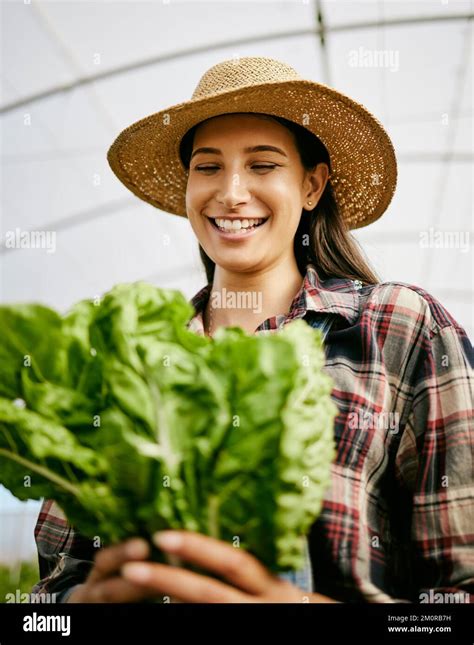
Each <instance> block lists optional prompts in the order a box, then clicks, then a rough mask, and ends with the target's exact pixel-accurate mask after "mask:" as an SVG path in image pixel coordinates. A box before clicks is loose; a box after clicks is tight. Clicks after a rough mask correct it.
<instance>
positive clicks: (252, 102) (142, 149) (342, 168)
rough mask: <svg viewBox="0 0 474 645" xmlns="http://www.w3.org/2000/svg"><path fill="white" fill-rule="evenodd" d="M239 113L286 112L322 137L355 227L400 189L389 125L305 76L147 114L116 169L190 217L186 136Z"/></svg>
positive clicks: (122, 148)
mask: <svg viewBox="0 0 474 645" xmlns="http://www.w3.org/2000/svg"><path fill="white" fill-rule="evenodd" d="M234 112H260V113H265V114H270V115H274V116H281V117H284V118H286V119H289V120H291V121H295V122H296V123H299V124H300V125H303V126H304V127H305V128H307V129H308V130H310V131H311V132H313V133H314V134H315V135H316V136H317V137H319V139H321V141H322V142H323V143H324V145H325V146H326V148H327V150H328V152H329V156H330V160H331V168H332V173H331V183H332V185H333V188H334V192H335V196H336V200H337V203H338V205H339V209H340V211H341V213H342V216H343V218H344V220H345V221H346V223H347V225H348V227H349V228H350V229H356V228H361V227H363V226H367V225H368V224H370V223H372V222H374V221H376V220H377V219H378V218H379V217H380V216H381V215H382V214H383V213H384V211H385V210H386V208H387V206H388V205H389V203H390V201H391V199H392V196H393V194H394V192H395V187H396V182H397V162H396V157H395V151H394V149H393V145H392V142H391V140H390V138H389V136H388V135H387V133H386V132H385V130H384V128H383V126H382V125H381V124H380V123H379V121H378V120H377V119H376V118H375V117H374V116H373V115H372V114H371V113H370V112H369V111H368V110H367V109H366V108H365V107H364V106H363V105H360V104H359V103H357V102H356V101H354V100H353V99H351V98H349V97H347V96H345V95H344V94H342V93H340V92H337V91H336V90H334V89H332V88H330V87H327V86H326V85H323V84H321V83H316V82H313V81H309V80H306V79H301V80H286V81H283V82H264V83H260V84H259V85H249V86H246V87H239V88H237V89H235V90H226V91H223V92H220V93H216V94H215V95H214V96H208V97H204V98H198V99H191V100H189V101H186V102H184V103H179V104H176V105H173V106H171V107H169V108H167V109H165V110H161V111H160V112H156V113H155V114H152V115H150V116H147V117H145V118H144V119H140V120H139V121H137V122H136V123H133V124H132V125H130V126H129V127H127V128H126V129H125V130H123V131H122V132H121V133H120V134H119V136H118V137H117V138H116V140H115V141H114V142H113V144H112V145H111V147H110V149H109V151H108V154H107V159H108V162H109V164H110V167H111V168H112V170H113V172H114V173H115V174H116V175H117V177H118V178H119V179H120V181H121V182H122V183H123V184H124V185H125V186H126V187H127V188H128V189H129V190H131V191H132V192H133V193H134V194H135V195H136V196H137V197H139V198H140V199H142V200H144V201H146V202H148V203H150V204H152V205H153V206H156V207H157V208H159V209H160V210H162V211H165V212H167V213H172V214H174V215H179V216H184V217H186V206H185V194H186V184H187V172H186V170H185V168H184V166H183V164H182V162H181V159H180V156H179V145H180V142H181V139H182V137H183V136H184V135H185V134H186V132H187V131H188V130H189V129H190V128H191V127H192V126H194V125H196V124H197V123H200V122H201V121H204V120H205V119H208V118H210V117H213V116H218V115H221V114H228V113H234Z"/></svg>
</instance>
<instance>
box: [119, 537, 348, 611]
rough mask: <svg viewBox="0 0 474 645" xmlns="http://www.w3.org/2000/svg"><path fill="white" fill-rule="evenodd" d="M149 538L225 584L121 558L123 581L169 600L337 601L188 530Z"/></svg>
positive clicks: (196, 574)
mask: <svg viewBox="0 0 474 645" xmlns="http://www.w3.org/2000/svg"><path fill="white" fill-rule="evenodd" d="M153 541H154V543H155V544H156V545H157V546H158V547H159V548H160V549H162V550H163V551H165V552H167V553H168V554H170V556H171V558H170V559H172V558H174V559H175V561H176V558H177V559H179V561H185V562H190V563H193V564H195V565H197V566H198V567H200V568H203V569H207V570H209V571H211V572H213V573H215V574H218V575H219V576H220V577H223V578H225V579H226V580H227V581H228V582H229V583H230V584H226V583H225V582H221V581H220V580H216V579H214V578H211V577H208V576H205V575H201V574H198V573H194V572H192V571H189V570H186V569H183V568H180V567H177V566H170V565H167V564H158V563H154V562H140V563H127V564H124V566H122V575H123V577H124V580H126V581H127V582H128V584H130V585H133V586H134V587H133V588H135V586H138V587H141V588H142V589H143V590H144V592H145V591H148V592H149V593H150V592H152V593H153V594H154V595H155V596H158V595H161V596H162V597H166V596H167V597H168V598H169V599H173V601H179V602H196V603H227V602H228V603H244V602H245V603H246V602H284V603H290V602H299V603H302V602H328V603H332V602H337V601H335V600H332V599H331V598H327V597H326V596H321V595H319V594H314V593H308V592H306V591H303V590H302V589H299V588H298V587H296V586H294V585H292V584H291V583H290V582H288V581H286V580H282V579H280V578H278V577H277V576H275V575H273V574H272V573H271V572H270V571H268V570H267V569H266V568H265V567H264V566H263V565H262V564H260V562H259V561H258V560H257V559H256V558H255V557H254V556H252V555H251V554H249V553H247V552H246V551H244V550H240V549H239V548H236V547H233V546H231V545H230V544H228V543H227V542H223V541H221V540H216V539H214V538H211V537H208V536H206V535H201V534H200V533H194V532H191V531H162V532H161V533H157V534H155V536H154V538H153Z"/></svg>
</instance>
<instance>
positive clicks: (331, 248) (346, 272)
mask: <svg viewBox="0 0 474 645" xmlns="http://www.w3.org/2000/svg"><path fill="white" fill-rule="evenodd" d="M256 114H258V113H256ZM265 116H267V117H268V116H269V115H265ZM271 116H272V118H273V119H275V120H276V121H278V122H279V123H281V125H283V126H284V127H286V128H288V130H290V132H291V133H292V134H293V138H294V141H295V144H296V148H297V150H298V152H299V155H300V157H301V163H302V165H303V166H304V168H305V169H306V170H312V169H313V168H315V166H316V165H317V164H318V163H321V162H324V163H326V164H327V165H328V167H329V170H330V171H331V162H330V158H329V153H328V151H327V149H326V147H325V146H324V144H323V143H322V142H321V140H320V139H318V137H316V136H315V135H314V134H313V133H312V132H310V131H309V130H307V129H306V128H304V127H303V126H301V125H299V124H298V123H294V122H293V121H289V120H288V119H285V118H283V117H279V116H273V115H271ZM198 125H200V124H197V125H195V126H193V127H192V128H191V129H190V130H188V132H187V133H186V134H185V136H184V137H183V139H182V140H181V144H180V156H181V161H182V162H183V165H184V167H185V168H186V170H189V164H190V159H191V153H192V149H193V141H194V134H195V132H196V129H197V127H198ZM293 248H294V253H295V259H296V262H297V265H298V269H299V271H300V273H301V275H302V276H303V277H304V276H305V274H306V268H307V264H308V263H311V264H314V265H315V267H316V270H317V272H318V275H319V277H320V278H321V279H322V280H325V279H328V278H349V279H351V280H360V281H361V282H362V283H364V284H377V283H378V282H380V278H379V277H378V276H377V274H376V273H375V271H374V270H373V269H372V268H371V267H370V265H369V263H368V262H367V260H366V258H365V257H364V253H363V251H362V249H361V248H360V246H359V244H358V242H357V240H356V239H355V238H354V237H353V236H352V235H351V233H350V230H349V229H348V227H347V225H346V223H345V221H344V219H343V218H342V215H341V213H340V211H339V208H338V205H337V202H336V198H335V195H334V190H333V187H332V185H331V180H330V179H328V180H327V183H326V186H325V188H324V191H323V193H322V195H321V197H320V199H319V201H318V203H317V204H316V206H315V207H314V208H313V210H312V211H305V210H303V211H302V214H301V218H300V222H299V224H298V228H297V230H296V233H295V237H294V242H293ZM199 253H200V255H201V260H202V262H203V264H204V268H205V270H206V276H207V280H208V282H209V283H212V282H213V280H214V270H215V266H216V265H215V263H214V262H213V261H212V260H211V258H210V257H209V256H208V255H207V254H206V252H205V251H204V249H203V248H202V246H201V245H200V244H199Z"/></svg>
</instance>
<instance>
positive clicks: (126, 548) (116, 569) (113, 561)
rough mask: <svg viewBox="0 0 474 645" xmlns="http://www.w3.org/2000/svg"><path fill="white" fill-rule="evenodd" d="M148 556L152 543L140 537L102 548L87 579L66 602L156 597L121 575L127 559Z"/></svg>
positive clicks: (113, 600)
mask: <svg viewBox="0 0 474 645" xmlns="http://www.w3.org/2000/svg"><path fill="white" fill-rule="evenodd" d="M149 556H150V546H149V545H148V544H147V542H146V541H145V540H142V539H141V538H134V539H133V540H128V541H127V542H123V543H122V544H117V545H114V546H110V547H106V548H104V549H101V550H100V551H99V552H98V553H97V555H96V557H95V560H94V566H93V568H92V570H91V571H90V573H89V576H88V578H87V579H86V581H85V582H84V584H81V585H78V587H77V588H76V589H75V590H74V591H73V592H72V593H71V595H70V596H69V598H68V600H67V602H94V603H95V602H140V601H143V600H145V599H146V598H149V597H153V596H156V594H155V593H154V592H152V591H149V590H147V589H145V588H144V587H143V586H142V585H136V584H134V583H133V582H130V581H128V580H125V579H124V578H122V576H121V575H120V568H121V567H122V566H123V565H124V564H125V563H126V562H130V561H136V560H145V559H146V558H148V557H149Z"/></svg>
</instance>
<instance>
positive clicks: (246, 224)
mask: <svg viewBox="0 0 474 645" xmlns="http://www.w3.org/2000/svg"><path fill="white" fill-rule="evenodd" d="M215 221H216V224H217V226H218V227H219V228H223V229H225V230H226V231H239V230H240V229H241V228H252V226H255V225H256V224H260V223H261V222H263V221H264V220H263V219H243V220H240V219H234V220H230V219H224V218H223V219H216V220H215Z"/></svg>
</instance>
